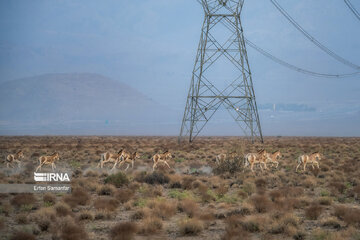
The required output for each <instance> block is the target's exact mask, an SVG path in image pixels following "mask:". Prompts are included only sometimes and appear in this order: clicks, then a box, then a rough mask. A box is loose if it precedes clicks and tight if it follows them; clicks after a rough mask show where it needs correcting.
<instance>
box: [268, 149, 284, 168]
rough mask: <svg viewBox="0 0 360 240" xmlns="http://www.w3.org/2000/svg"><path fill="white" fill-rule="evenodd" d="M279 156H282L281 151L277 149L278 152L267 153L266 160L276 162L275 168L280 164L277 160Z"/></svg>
mask: <svg viewBox="0 0 360 240" xmlns="http://www.w3.org/2000/svg"><path fill="white" fill-rule="evenodd" d="M278 158H281V152H280V151H276V152H273V153H267V154H266V162H270V163H272V164H276V166H275V168H277V167H278V166H279V162H278V161H277V159H278ZM265 169H266V168H265Z"/></svg>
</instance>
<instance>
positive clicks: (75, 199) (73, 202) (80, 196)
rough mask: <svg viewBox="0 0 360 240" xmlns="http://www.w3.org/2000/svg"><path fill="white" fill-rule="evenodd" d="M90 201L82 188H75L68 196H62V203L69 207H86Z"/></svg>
mask: <svg viewBox="0 0 360 240" xmlns="http://www.w3.org/2000/svg"><path fill="white" fill-rule="evenodd" d="M89 200H90V195H89V194H88V193H87V192H86V190H85V189H83V188H75V189H74V190H73V191H72V193H71V194H70V195H66V196H64V202H66V203H67V204H68V205H69V206H71V207H76V206H77V205H86V204H88V202H89Z"/></svg>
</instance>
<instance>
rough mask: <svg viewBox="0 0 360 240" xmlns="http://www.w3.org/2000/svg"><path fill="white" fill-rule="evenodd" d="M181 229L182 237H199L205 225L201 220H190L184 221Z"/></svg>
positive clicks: (180, 226) (181, 223)
mask: <svg viewBox="0 0 360 240" xmlns="http://www.w3.org/2000/svg"><path fill="white" fill-rule="evenodd" d="M179 228H180V233H181V234H182V235H198V234H199V233H200V232H201V231H202V230H203V229H204V224H203V222H202V221H200V220H199V219H196V218H189V219H184V220H182V221H181V222H180V223H179Z"/></svg>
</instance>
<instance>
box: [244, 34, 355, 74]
mask: <svg viewBox="0 0 360 240" xmlns="http://www.w3.org/2000/svg"><path fill="white" fill-rule="evenodd" d="M245 42H246V43H247V44H248V45H249V46H250V47H252V48H253V49H255V50H256V51H258V52H259V53H261V54H262V55H264V56H265V57H267V58H269V59H271V60H272V61H274V62H276V63H278V64H281V65H283V66H284V67H287V68H289V69H291V70H295V71H297V72H300V73H304V74H307V75H311V76H315V77H324V78H344V77H351V76H355V75H357V74H360V72H354V73H346V74H327V73H318V72H313V71H310V70H306V69H303V68H300V67H297V66H295V65H292V64H290V63H288V62H285V61H283V60H281V59H279V58H277V57H275V56H274V55H272V54H270V53H269V52H266V51H265V50H264V49H262V48H260V47H259V46H257V45H255V44H254V43H253V42H251V41H250V40H248V39H247V38H245Z"/></svg>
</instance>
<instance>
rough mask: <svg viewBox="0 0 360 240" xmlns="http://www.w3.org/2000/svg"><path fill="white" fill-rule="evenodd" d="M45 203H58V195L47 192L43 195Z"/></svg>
mask: <svg viewBox="0 0 360 240" xmlns="http://www.w3.org/2000/svg"><path fill="white" fill-rule="evenodd" d="M43 201H44V203H50V204H51V205H53V204H55V203H56V196H55V195H54V194H52V193H45V194H44V196H43Z"/></svg>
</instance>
